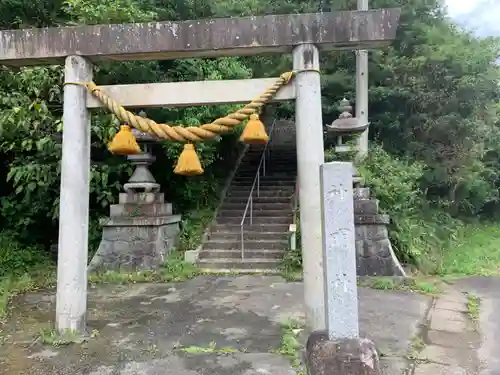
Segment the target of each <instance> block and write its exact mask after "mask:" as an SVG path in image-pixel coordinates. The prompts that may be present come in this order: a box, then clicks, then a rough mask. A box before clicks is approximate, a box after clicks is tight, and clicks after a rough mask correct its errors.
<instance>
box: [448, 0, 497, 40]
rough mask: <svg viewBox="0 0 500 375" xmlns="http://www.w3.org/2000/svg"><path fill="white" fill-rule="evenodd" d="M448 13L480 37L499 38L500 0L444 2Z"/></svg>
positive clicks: (449, 0) (455, 0)
mask: <svg viewBox="0 0 500 375" xmlns="http://www.w3.org/2000/svg"><path fill="white" fill-rule="evenodd" d="M445 2H446V5H447V7H448V13H449V14H450V16H451V17H452V18H454V19H455V20H456V21H457V22H458V23H460V24H462V25H464V26H466V27H468V28H470V29H472V30H474V31H476V32H477V34H478V35H480V36H493V35H494V36H500V0H445Z"/></svg>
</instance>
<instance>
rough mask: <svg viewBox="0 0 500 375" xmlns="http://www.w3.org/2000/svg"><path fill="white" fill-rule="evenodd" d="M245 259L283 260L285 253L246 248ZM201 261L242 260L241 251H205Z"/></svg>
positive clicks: (202, 252) (201, 253)
mask: <svg viewBox="0 0 500 375" xmlns="http://www.w3.org/2000/svg"><path fill="white" fill-rule="evenodd" d="M243 253H244V259H282V258H283V254H284V251H283V250H275V249H266V250H251V249H247V248H246V247H245V249H244V251H243ZM199 259H215V260H217V259H231V260H241V249H239V248H238V249H235V250H225V249H217V250H215V249H213V250H207V251H206V250H205V248H203V250H202V251H201V252H200V257H199Z"/></svg>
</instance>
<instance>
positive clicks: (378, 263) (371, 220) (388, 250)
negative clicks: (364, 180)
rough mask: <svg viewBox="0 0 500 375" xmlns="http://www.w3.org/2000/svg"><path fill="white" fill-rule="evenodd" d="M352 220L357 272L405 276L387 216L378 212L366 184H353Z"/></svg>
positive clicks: (367, 274) (376, 204)
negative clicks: (390, 233) (390, 235)
mask: <svg viewBox="0 0 500 375" xmlns="http://www.w3.org/2000/svg"><path fill="white" fill-rule="evenodd" d="M354 223H355V233H356V255H357V256H356V265H357V274H358V276H406V273H405V271H404V269H403V267H402V266H401V264H400V263H399V260H398V258H397V257H396V254H395V253H394V251H393V249H392V245H391V241H390V239H389V233H388V231H387V225H388V224H389V216H388V215H381V214H379V210H378V201H377V200H376V199H373V198H371V196H370V189H369V188H362V187H355V188H354Z"/></svg>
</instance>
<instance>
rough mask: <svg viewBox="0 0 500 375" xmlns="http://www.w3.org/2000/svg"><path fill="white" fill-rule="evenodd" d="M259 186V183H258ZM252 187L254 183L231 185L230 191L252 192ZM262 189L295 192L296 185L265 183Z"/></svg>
mask: <svg viewBox="0 0 500 375" xmlns="http://www.w3.org/2000/svg"><path fill="white" fill-rule="evenodd" d="M256 186H257V185H256ZM251 188H252V185H248V186H242V185H234V186H233V185H231V186H229V191H243V192H245V191H247V192H250V189H251ZM260 191H264V192H266V191H267V192H272V191H288V192H294V191H295V185H289V186H287V185H278V186H274V185H263V186H260Z"/></svg>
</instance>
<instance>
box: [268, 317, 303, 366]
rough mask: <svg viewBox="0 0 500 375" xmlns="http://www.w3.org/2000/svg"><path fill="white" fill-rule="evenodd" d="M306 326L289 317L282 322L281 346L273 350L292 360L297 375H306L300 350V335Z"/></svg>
mask: <svg viewBox="0 0 500 375" xmlns="http://www.w3.org/2000/svg"><path fill="white" fill-rule="evenodd" d="M303 329H304V326H303V324H302V323H300V322H298V321H296V320H293V319H288V320H286V321H284V322H282V323H281V333H282V336H281V344H280V347H279V348H277V349H275V350H273V351H272V352H273V353H276V354H280V355H282V356H284V357H286V358H288V360H289V361H290V363H291V365H292V366H293V367H294V369H295V371H296V374H297V375H304V374H305V372H304V370H303V368H302V363H301V360H300V350H301V348H302V345H301V343H300V341H299V336H300V333H301V332H302V330H303Z"/></svg>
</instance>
